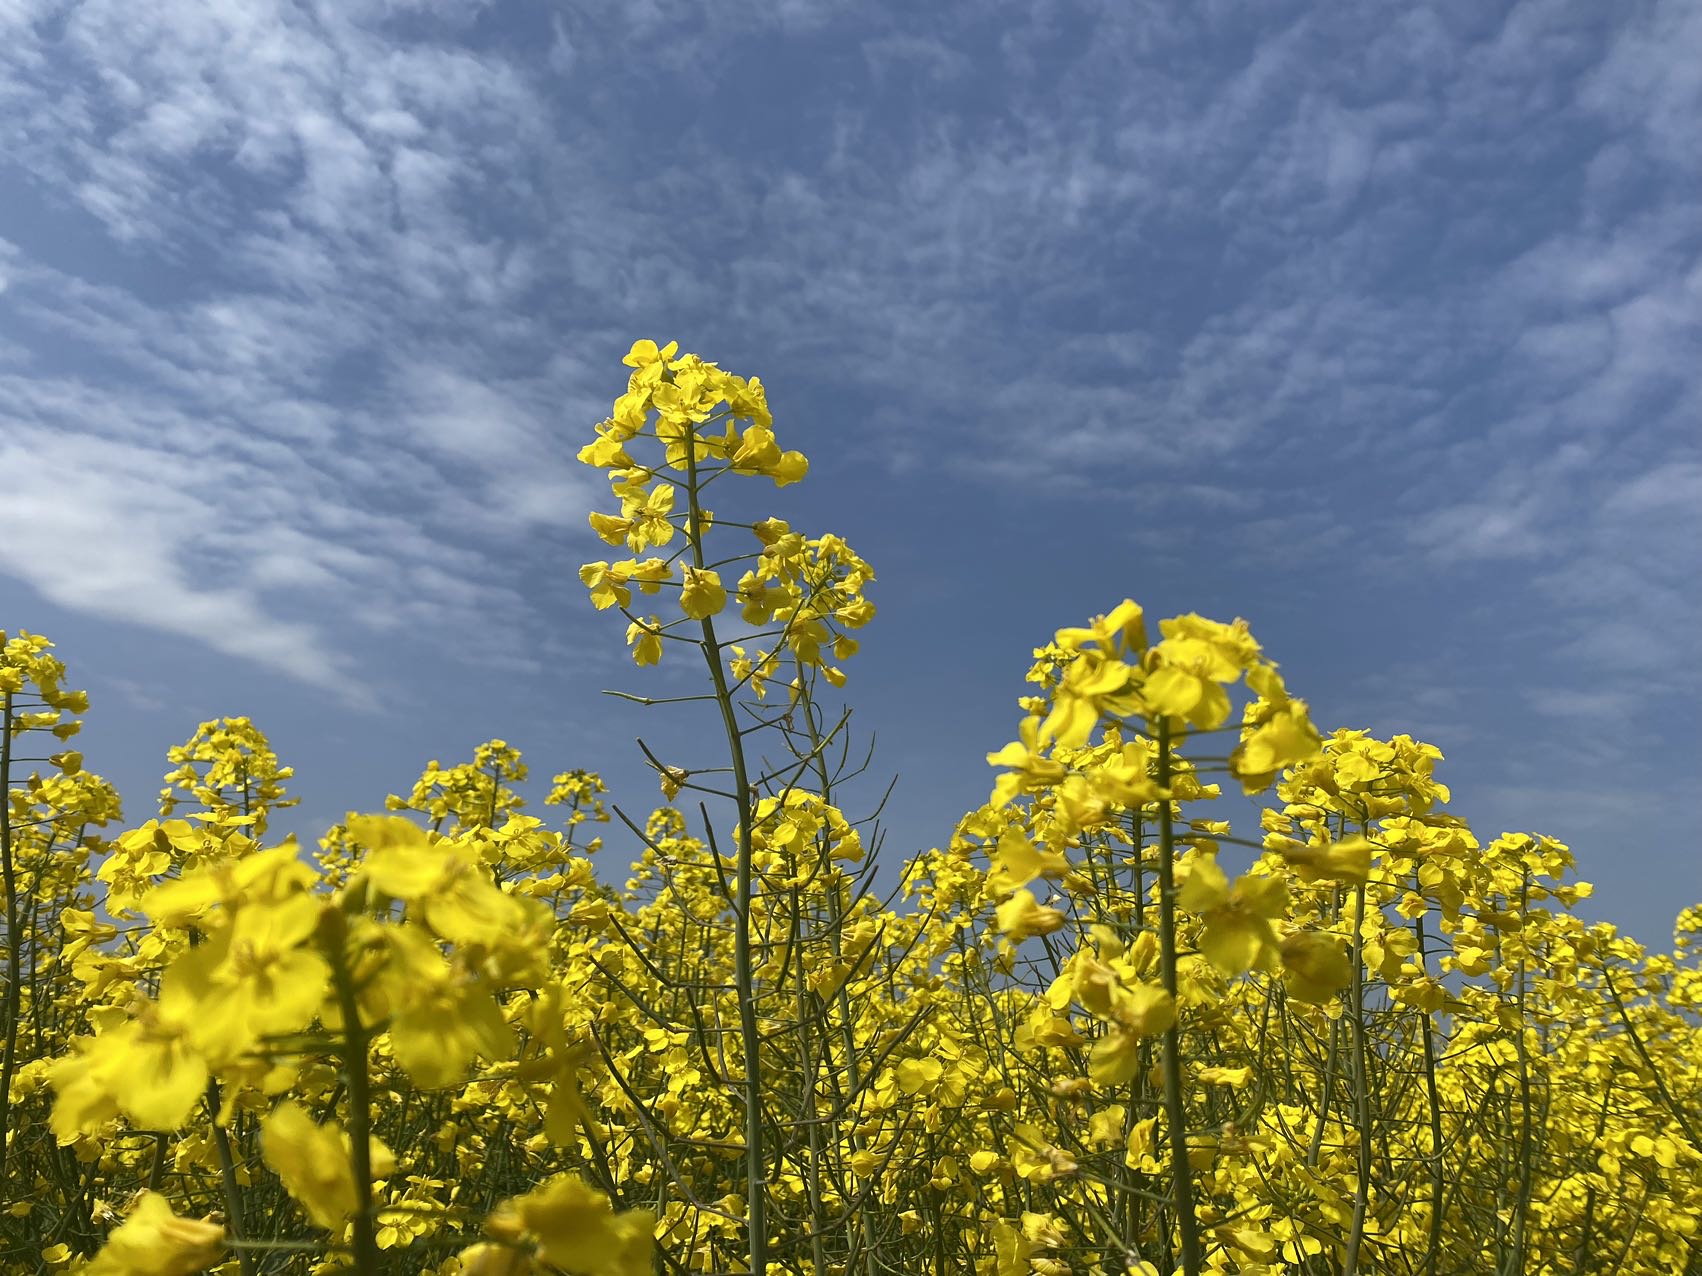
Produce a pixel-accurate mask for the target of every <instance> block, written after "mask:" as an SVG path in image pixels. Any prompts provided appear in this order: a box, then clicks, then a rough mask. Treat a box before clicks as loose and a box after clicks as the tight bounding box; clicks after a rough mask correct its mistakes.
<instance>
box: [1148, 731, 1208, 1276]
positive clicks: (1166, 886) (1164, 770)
mask: <svg viewBox="0 0 1702 1276" xmlns="http://www.w3.org/2000/svg"><path fill="white" fill-rule="evenodd" d="M1158 787H1159V788H1160V789H1163V790H1165V793H1164V795H1163V796H1161V797H1160V798H1159V800H1158V952H1159V962H1160V971H1161V974H1162V977H1163V980H1164V990H1165V991H1166V992H1168V993H1169V994H1170V996H1171V999H1172V1000H1175V999H1176V996H1177V986H1176V873H1175V861H1176V840H1175V831H1174V829H1173V828H1172V827H1171V814H1170V796H1169V788H1170V723H1169V721H1168V720H1167V719H1164V718H1160V719H1159V722H1158ZM1163 1067H1164V1112H1165V1122H1166V1124H1167V1125H1169V1127H1170V1182H1171V1190H1172V1192H1173V1193H1174V1195H1175V1197H1176V1202H1175V1203H1176V1223H1177V1230H1178V1231H1179V1232H1180V1233H1181V1238H1182V1271H1183V1274H1184V1276H1199V1273H1200V1236H1199V1222H1198V1220H1197V1219H1196V1218H1195V1217H1194V1184H1193V1179H1192V1177H1191V1175H1190V1173H1189V1165H1188V1129H1187V1114H1186V1112H1185V1111H1184V1110H1183V1107H1182V1021H1181V1014H1180V1006H1178V1014H1177V1020H1176V1022H1175V1023H1173V1024H1171V1025H1170V1027H1169V1028H1168V1029H1167V1030H1166V1031H1165V1034H1164V1060H1163Z"/></svg>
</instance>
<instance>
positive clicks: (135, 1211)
mask: <svg viewBox="0 0 1702 1276" xmlns="http://www.w3.org/2000/svg"><path fill="white" fill-rule="evenodd" d="M224 1248H225V1229H224V1228H223V1227H222V1226H220V1225H219V1224H218V1223H214V1222H211V1221H209V1220H206V1219H198V1218H180V1217H178V1216H177V1215H176V1214H174V1213H172V1209H171V1204H170V1202H168V1201H167V1200H166V1198H165V1197H163V1196H161V1195H160V1194H159V1193H158V1192H143V1193H142V1194H141V1195H140V1196H138V1197H137V1198H136V1204H135V1205H134V1206H133V1207H132V1208H131V1210H130V1216H129V1217H128V1218H126V1219H125V1220H124V1222H123V1223H121V1224H120V1225H119V1226H118V1227H117V1228H116V1229H115V1230H114V1231H113V1233H112V1235H111V1236H108V1237H107V1238H106V1244H105V1246H103V1247H102V1249H101V1251H100V1253H99V1254H97V1255H95V1258H94V1261H93V1262H92V1263H90V1264H89V1265H88V1267H87V1268H85V1269H84V1276H190V1273H192V1272H199V1271H205V1270H206V1269H207V1268H209V1267H211V1266H212V1265H213V1264H214V1263H216V1262H218V1261H219V1259H220V1257H221V1256H222V1255H223V1253H224Z"/></svg>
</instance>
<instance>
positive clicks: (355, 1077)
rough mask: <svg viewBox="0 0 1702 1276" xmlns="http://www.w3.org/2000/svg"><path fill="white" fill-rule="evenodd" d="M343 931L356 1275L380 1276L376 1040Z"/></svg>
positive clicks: (337, 963) (341, 979) (337, 957)
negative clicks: (372, 1081)
mask: <svg viewBox="0 0 1702 1276" xmlns="http://www.w3.org/2000/svg"><path fill="white" fill-rule="evenodd" d="M339 920H340V918H339ZM338 931H339V933H338V935H337V940H336V943H335V945H334V946H333V951H332V954H331V975H332V979H333V980H334V981H335V982H336V986H337V1005H338V1007H339V1008H340V1009H341V1010H342V1012H343V1077H344V1080H345V1082H346V1083H347V1085H348V1088H349V1157H350V1162H351V1168H352V1169H353V1170H354V1175H355V1202H356V1203H355V1216H354V1232H355V1235H354V1241H355V1246H354V1248H355V1270H356V1271H357V1272H359V1273H360V1276H378V1230H377V1226H376V1221H375V1219H374V1216H373V1209H372V1091H371V1087H370V1085H369V1083H368V1079H367V1075H366V1065H367V1059H366V1055H367V1047H368V1046H369V1045H370V1044H371V1043H372V1037H371V1035H370V1034H369V1033H368V1032H367V1030H366V1028H365V1027H364V1026H363V1025H362V1024H361V1016H360V1001H359V999H358V998H356V996H355V985H354V980H353V979H352V978H351V977H350V975H349V963H348V952H347V949H346V948H345V946H344V942H343V935H342V933H341V931H342V928H341V927H338Z"/></svg>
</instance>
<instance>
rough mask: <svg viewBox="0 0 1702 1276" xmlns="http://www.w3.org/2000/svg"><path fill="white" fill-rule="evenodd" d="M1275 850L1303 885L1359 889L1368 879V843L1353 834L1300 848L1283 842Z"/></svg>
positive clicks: (1295, 844) (1294, 844) (1294, 843)
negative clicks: (1348, 885)
mask: <svg viewBox="0 0 1702 1276" xmlns="http://www.w3.org/2000/svg"><path fill="white" fill-rule="evenodd" d="M1277 849H1278V850H1280V851H1281V852H1282V858H1283V859H1284V860H1285V861H1286V862H1287V864H1288V866H1289V867H1290V868H1292V869H1293V870H1294V875H1295V876H1296V877H1298V878H1299V879H1300V880H1301V881H1303V882H1331V881H1333V882H1354V883H1357V884H1361V885H1363V884H1364V882H1365V881H1366V879H1367V878H1369V877H1370V876H1371V851H1372V846H1371V843H1370V842H1369V841H1368V840H1366V839H1365V838H1364V837H1362V836H1360V835H1358V834H1355V835H1354V836H1352V837H1344V838H1343V839H1342V840H1341V841H1339V842H1325V843H1323V844H1322V845H1317V844H1313V845H1303V844H1301V843H1299V842H1290V841H1283V842H1281V843H1279V844H1278V846H1277Z"/></svg>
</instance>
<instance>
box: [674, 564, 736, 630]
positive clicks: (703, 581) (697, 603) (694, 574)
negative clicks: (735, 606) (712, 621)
mask: <svg viewBox="0 0 1702 1276" xmlns="http://www.w3.org/2000/svg"><path fill="white" fill-rule="evenodd" d="M726 605H727V591H726V589H724V588H723V587H722V585H721V577H720V575H719V574H718V573H716V572H713V571H711V570H709V569H708V568H702V569H699V568H696V567H687V568H686V569H685V585H684V587H683V588H682V589H681V590H680V610H681V611H683V612H685V614H686V615H688V616H690V617H691V618H692V619H693V620H707V619H708V618H709V617H711V616H713V615H715V614H716V613H717V612H719V611H720V610H721V609H722V608H723V607H725V606H726Z"/></svg>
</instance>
